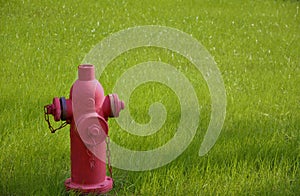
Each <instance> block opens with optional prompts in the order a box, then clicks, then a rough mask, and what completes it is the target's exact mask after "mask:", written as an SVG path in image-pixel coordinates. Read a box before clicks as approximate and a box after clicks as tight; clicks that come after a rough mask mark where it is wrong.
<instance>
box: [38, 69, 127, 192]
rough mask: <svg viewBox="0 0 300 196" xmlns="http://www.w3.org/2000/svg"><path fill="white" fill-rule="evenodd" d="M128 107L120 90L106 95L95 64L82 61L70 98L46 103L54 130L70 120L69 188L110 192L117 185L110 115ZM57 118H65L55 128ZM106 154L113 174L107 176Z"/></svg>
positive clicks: (114, 114) (46, 115) (67, 185)
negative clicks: (110, 139)
mask: <svg viewBox="0 0 300 196" xmlns="http://www.w3.org/2000/svg"><path fill="white" fill-rule="evenodd" d="M122 109H124V103H123V101H120V100H119V98H118V96H117V95H116V94H109V95H107V96H104V90H103V88H102V86H101V84H100V83H99V82H98V81H97V80H96V79H95V67H94V66H93V65H79V66H78V79H77V80H76V81H75V83H74V84H73V86H72V87H71V90H70V98H69V99H65V98H64V97H61V98H57V97H55V98H53V103H52V104H50V105H46V106H44V110H45V111H44V112H45V120H46V121H47V123H48V126H49V128H50V130H51V132H52V133H54V132H55V131H56V130H58V129H60V128H62V127H64V126H66V125H68V124H70V140H71V141H70V144H71V178H68V179H67V180H66V181H65V187H66V190H67V191H69V190H75V191H79V192H81V193H98V194H101V193H106V192H108V191H110V190H111V189H112V187H113V179H112V170H111V169H112V168H111V165H110V154H109V153H110V152H109V150H108V149H107V148H108V142H109V138H108V135H107V134H108V124H107V121H108V118H109V117H118V116H119V112H120V111H121V110H122ZM50 114H51V115H53V116H54V120H55V121H65V122H64V123H62V124H61V126H60V127H58V128H57V129H54V128H53V127H52V126H51V124H50V121H49V115H50ZM106 158H107V159H108V167H109V172H110V177H108V176H106Z"/></svg>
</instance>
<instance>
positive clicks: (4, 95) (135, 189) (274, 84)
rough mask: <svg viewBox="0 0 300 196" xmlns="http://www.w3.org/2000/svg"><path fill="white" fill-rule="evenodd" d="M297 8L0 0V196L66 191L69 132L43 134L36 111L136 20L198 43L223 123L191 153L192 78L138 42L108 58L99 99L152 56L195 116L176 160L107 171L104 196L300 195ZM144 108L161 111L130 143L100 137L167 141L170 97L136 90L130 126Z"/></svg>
mask: <svg viewBox="0 0 300 196" xmlns="http://www.w3.org/2000/svg"><path fill="white" fill-rule="evenodd" d="M299 7H300V2H299V1H296V0H286V1H283V0H277V1H275V0H265V1H255V0H244V1H238V0H228V1H223V0H199V1H192V0H186V1H185V0H181V1H171V0H169V1H168V0H161V1H158V0H155V1H138V0H130V1H104V0H103V1H71V0H67V1H50V0H47V1H37V0H34V1H30V0H24V1H1V2H0V81H1V85H0V195H66V193H65V189H64V185H63V183H64V180H65V179H66V178H68V177H69V176H70V157H69V155H70V149H69V145H70V142H69V128H68V127H66V128H64V129H62V130H60V131H58V132H57V133H55V134H51V133H50V131H49V129H48V127H47V124H46V122H45V120H44V114H43V106H44V105H46V104H50V103H51V102H52V98H53V97H55V96H58V97H60V96H65V97H68V96H69V90H70V87H71V85H72V83H73V82H74V81H75V79H76V77H77V66H78V65H79V64H80V63H81V62H82V60H83V59H84V57H85V55H86V54H87V53H88V52H89V51H90V50H91V49H92V48H93V47H94V46H95V45H96V44H97V43H99V42H100V41H101V40H103V39H104V38H105V37H107V36H109V35H111V34H112V33H115V32H118V31H120V30H123V29H126V28H129V27H135V26H141V25H161V26H168V27H173V28H176V29H179V30H181V31H183V32H186V33H188V34H190V35H192V36H193V37H194V38H195V39H197V40H198V41H199V42H200V43H201V44H202V45H203V46H205V47H206V49H207V50H208V51H209V52H210V53H211V55H212V56H213V57H214V59H215V61H216V62H217V65H218V67H219V69H220V72H221V74H222V77H223V80H224V84H225V88H226V93H227V113H226V119H225V123H224V126H223V129H222V132H221V134H220V137H219V139H218V141H217V143H216V144H215V146H214V147H213V148H212V150H211V151H210V152H209V153H208V154H206V155H205V156H203V157H199V156H198V151H199V147H200V144H201V141H202V140H203V136H204V134H205V131H206V130H207V127H208V124H209V120H210V112H211V108H210V97H209V91H208V88H207V85H206V83H205V81H204V80H203V77H202V76H201V73H199V72H197V70H196V69H195V67H194V65H193V64H191V63H190V62H189V61H188V60H187V59H185V58H184V57H182V56H181V55H179V54H176V53H174V52H171V51H169V50H167V49H162V48H155V47H150V48H149V47H143V48H138V49H134V50H132V51H128V52H126V53H124V54H122V55H120V56H119V57H118V58H116V59H115V60H114V61H113V62H111V63H110V64H109V65H108V67H107V69H106V70H105V72H104V74H103V75H102V76H101V77H100V78H98V79H99V80H100V82H101V83H102V85H103V87H104V89H105V92H106V93H112V89H113V87H114V84H115V83H116V81H117V80H118V77H120V76H121V75H122V73H124V72H125V71H126V69H128V68H130V67H132V66H134V65H136V64H138V63H142V62H146V61H162V62H165V63H169V64H171V65H173V66H174V67H175V68H176V69H178V71H180V72H182V73H183V74H185V76H186V77H187V78H188V79H189V81H190V83H191V84H192V85H193V87H194V89H195V91H196V94H197V96H198V99H199V105H200V106H201V117H200V119H199V122H200V123H199V127H198V129H197V134H196V136H195V137H194V140H193V141H192V143H191V144H190V145H189V147H188V148H187V150H186V151H185V152H184V153H183V154H181V155H180V156H179V157H178V158H177V159H175V160H174V161H173V162H171V163H169V164H167V165H165V166H164V167H161V168H158V169H155V170H151V171H140V172H132V171H125V170H121V169H118V168H114V170H113V172H114V174H113V176H114V181H115V186H114V188H113V190H112V191H111V192H110V193H109V194H111V195H216V194H220V195H265V194H267V195H300V179H299V178H300V133H299V131H300V112H299V111H300V85H299V84H300V14H299V12H300V10H299ZM174 41H176V40H174ZM124 88H126V86H124ZM156 101H161V102H162V103H163V104H164V105H165V107H166V109H167V111H168V113H167V115H168V116H167V121H166V125H164V126H163V127H162V129H161V130H159V131H158V132H157V133H155V134H154V135H151V136H149V137H146V138H144V137H137V136H133V135H131V134H128V133H127V132H126V131H125V130H122V129H121V128H120V127H119V126H118V124H117V123H116V121H115V120H113V119H111V120H110V121H109V124H110V133H109V134H110V135H111V138H112V139H113V140H114V141H115V142H117V143H119V144H121V145H123V146H125V147H127V148H130V149H135V150H147V149H150V148H155V147H158V146H161V145H163V144H164V143H165V142H167V141H168V140H169V139H171V138H172V137H173V135H174V134H175V132H176V126H177V124H178V120H179V119H180V102H179V101H178V99H177V98H176V94H174V92H172V91H171V90H170V89H169V88H167V87H166V86H164V85H161V84H158V83H155V82H154V83H149V84H148V83H147V84H143V85H141V86H140V87H139V88H137V89H136V90H135V91H134V92H133V94H132V96H131V99H130V103H126V106H127V107H129V108H130V111H131V115H132V116H133V118H134V120H136V121H137V122H139V123H147V122H148V121H149V116H148V109H149V106H150V105H151V103H153V102H156ZM53 123H54V122H53ZM55 125H57V126H58V125H59V123H58V124H55ZM153 158H155V157H153Z"/></svg>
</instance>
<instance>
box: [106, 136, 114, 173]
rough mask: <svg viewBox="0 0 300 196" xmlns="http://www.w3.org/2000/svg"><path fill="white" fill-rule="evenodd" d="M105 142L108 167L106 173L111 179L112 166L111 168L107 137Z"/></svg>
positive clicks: (108, 139)
mask: <svg viewBox="0 0 300 196" xmlns="http://www.w3.org/2000/svg"><path fill="white" fill-rule="evenodd" d="M105 142H106V158H107V166H108V171H109V174H110V177H111V178H112V166H111V154H110V148H109V144H110V138H109V136H107V137H106V140H105Z"/></svg>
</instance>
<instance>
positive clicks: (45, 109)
mask: <svg viewBox="0 0 300 196" xmlns="http://www.w3.org/2000/svg"><path fill="white" fill-rule="evenodd" d="M44 117H45V120H46V122H47V124H48V127H49V129H50V131H51V133H55V131H57V130H59V129H62V128H64V127H65V126H67V125H68V123H67V122H64V123H62V124H61V125H60V126H59V127H58V128H56V129H54V128H53V127H52V126H51V123H50V120H49V114H48V113H47V106H45V107H44Z"/></svg>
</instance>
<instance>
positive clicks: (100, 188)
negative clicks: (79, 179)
mask: <svg viewBox="0 0 300 196" xmlns="http://www.w3.org/2000/svg"><path fill="white" fill-rule="evenodd" d="M65 187H66V190H67V191H70V190H74V191H78V192H81V193H96V194H104V193H107V192H109V191H110V190H111V189H112V188H113V179H112V178H110V177H108V176H106V177H105V180H104V181H103V182H101V183H99V184H89V185H85V184H84V185H83V184H76V183H73V182H72V181H71V178H68V179H67V180H66V181H65Z"/></svg>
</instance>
